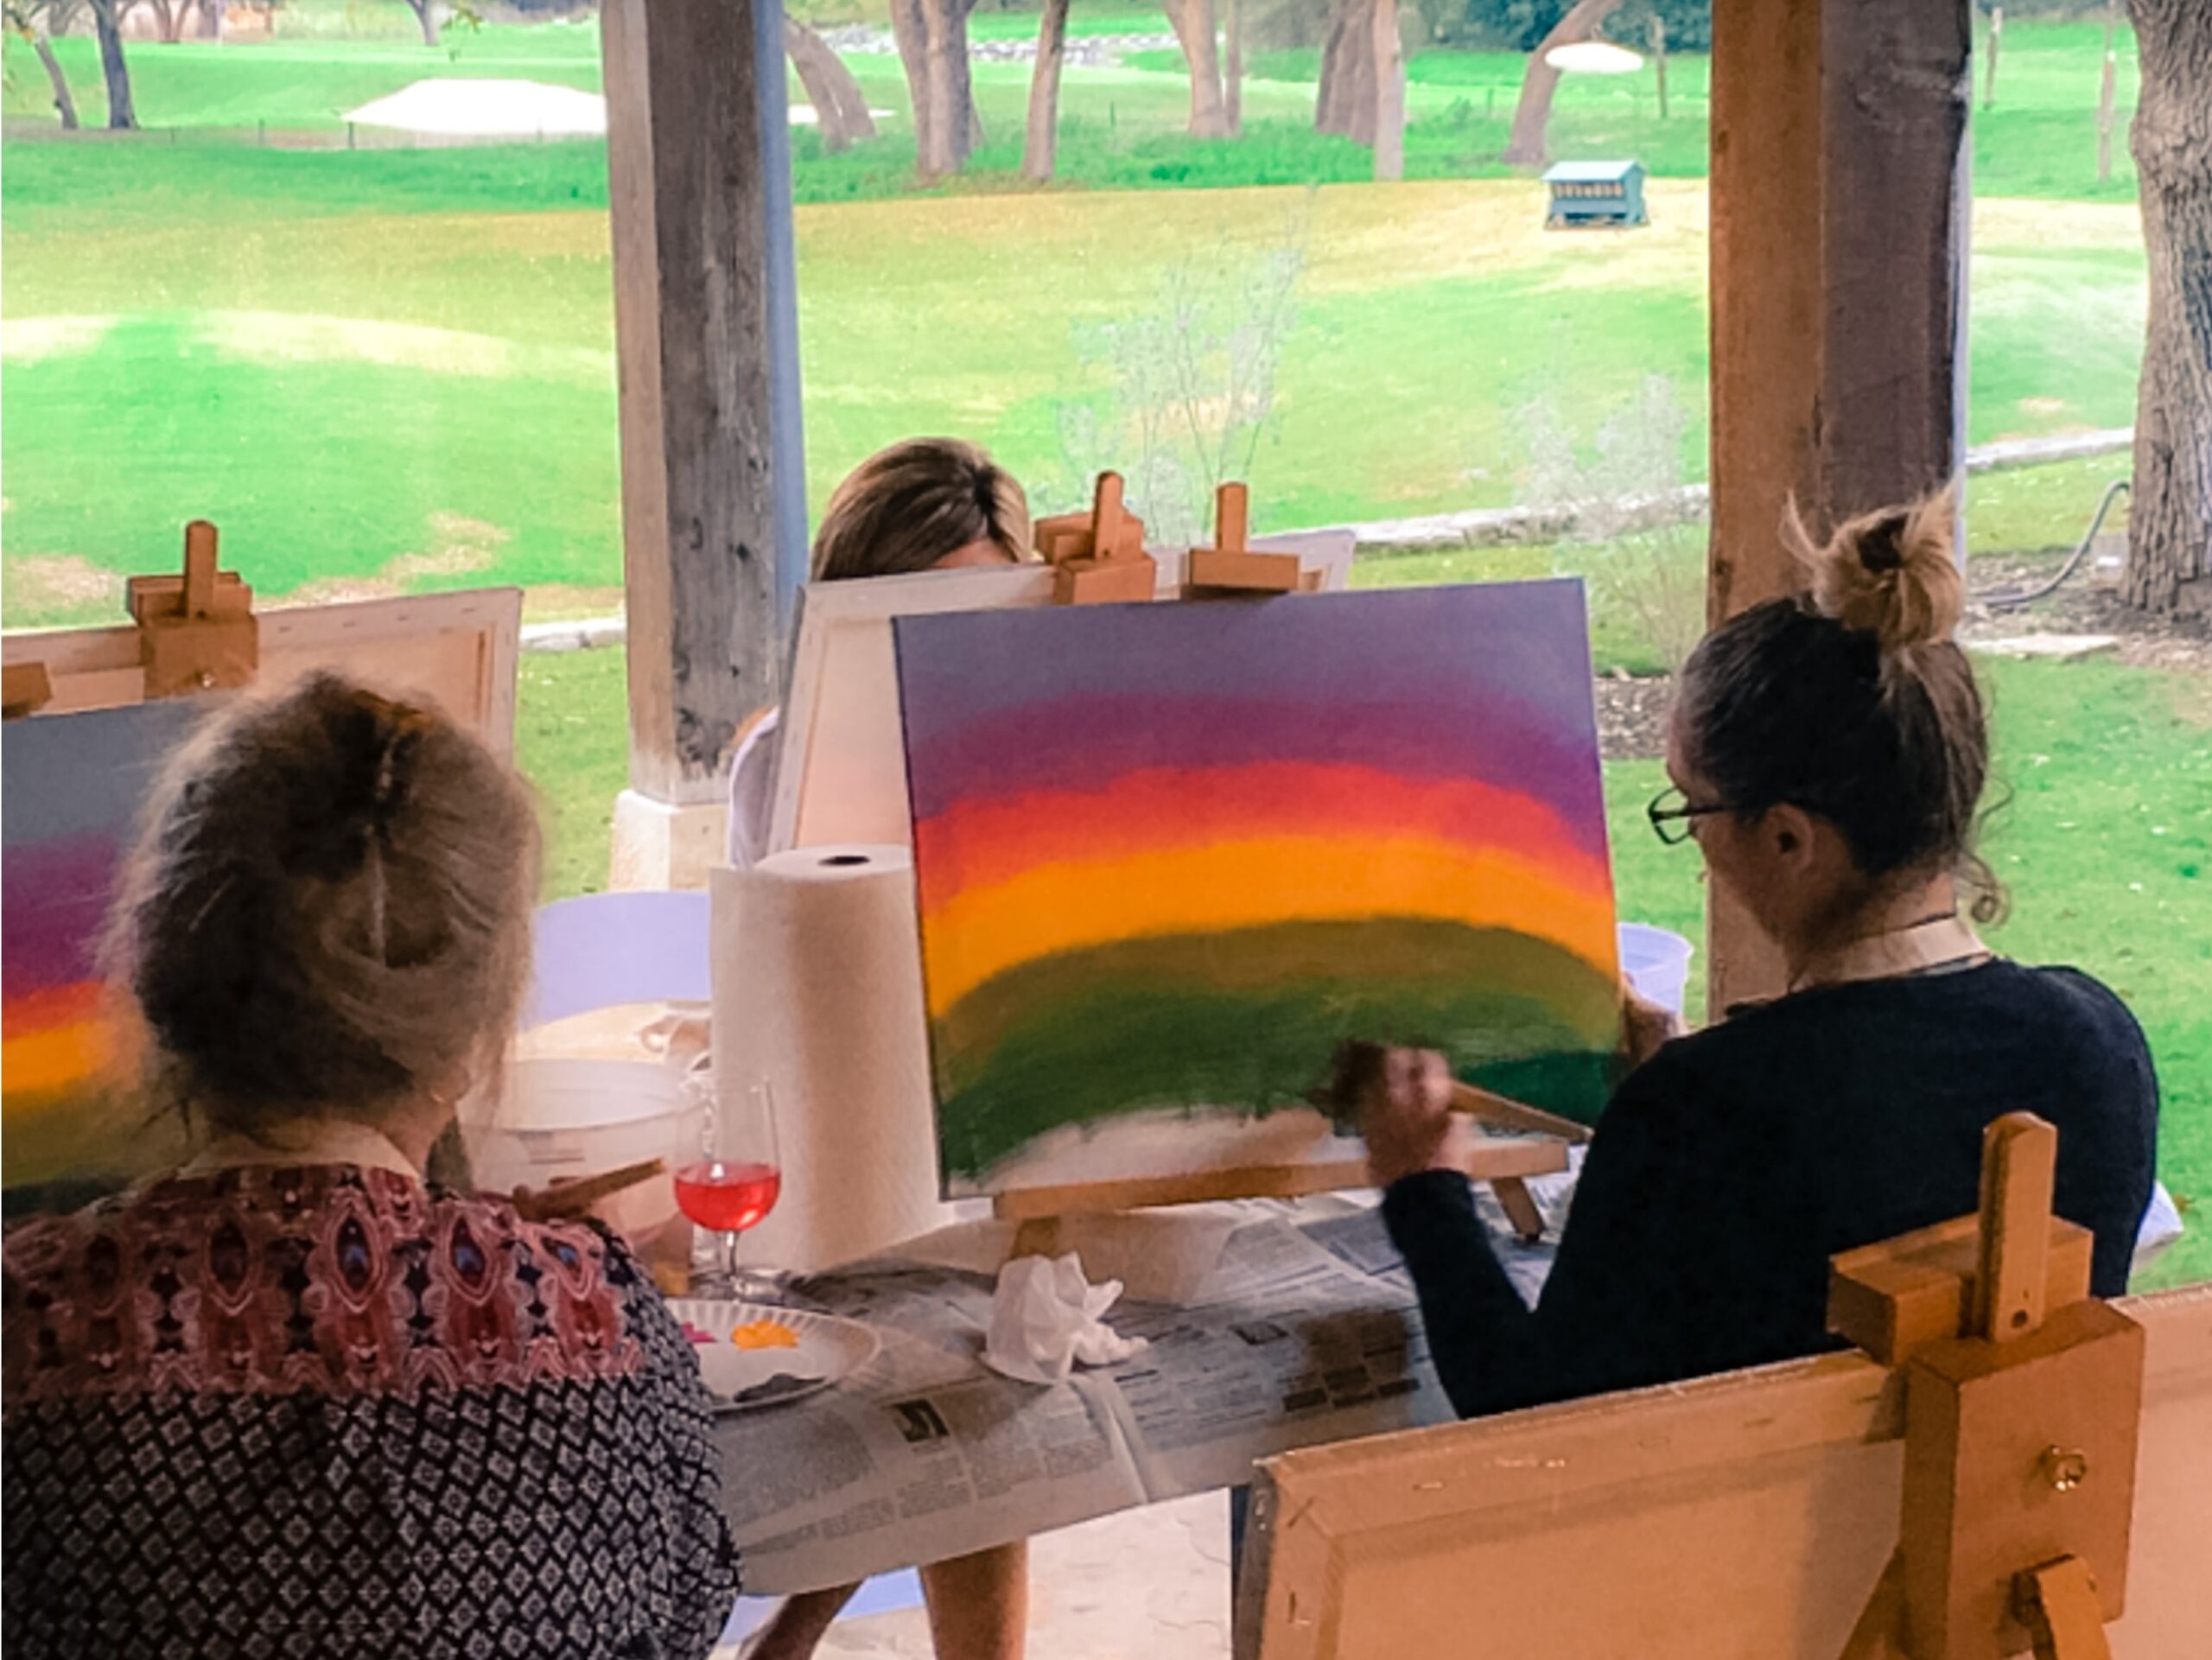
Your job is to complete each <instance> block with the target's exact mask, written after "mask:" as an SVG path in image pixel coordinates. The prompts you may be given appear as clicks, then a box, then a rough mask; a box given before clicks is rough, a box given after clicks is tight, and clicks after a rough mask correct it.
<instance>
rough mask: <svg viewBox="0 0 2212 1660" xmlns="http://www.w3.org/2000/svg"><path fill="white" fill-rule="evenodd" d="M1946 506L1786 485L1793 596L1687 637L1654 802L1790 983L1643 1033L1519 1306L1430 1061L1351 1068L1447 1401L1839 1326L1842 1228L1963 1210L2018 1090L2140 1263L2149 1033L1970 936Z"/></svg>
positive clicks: (1780, 1348)
mask: <svg viewBox="0 0 2212 1660" xmlns="http://www.w3.org/2000/svg"><path fill="white" fill-rule="evenodd" d="M1953 518H1954V510H1953V506H1952V503H1951V501H1950V499H1949V498H1948V496H1945V497H1942V498H1938V499H1933V500H1928V501H1923V502H1921V503H1918V504H1916V505H1915V506H1910V507H1899V508H1893V509H1890V510H1886V511H1884V512H1874V513H1869V514H1867V515H1866V516H1865V517H1863V518H1855V519H1853V520H1852V521H1851V522H1849V523H1848V524H1847V525H1843V526H1842V527H1841V528H1840V530H1838V531H1836V532H1835V534H1834V536H1833V537H1830V538H1829V540H1828V541H1827V543H1826V544H1824V545H1821V546H1815V545H1814V544H1813V543H1812V541H1811V539H1810V538H1809V537H1807V536H1806V534H1805V533H1804V531H1803V529H1802V526H1801V525H1799V524H1798V523H1797V521H1796V517H1795V515H1794V513H1793V514H1792V516H1791V518H1790V519H1789V522H1788V523H1787V524H1786V525H1784V527H1783V529H1784V535H1785V538H1786V539H1787V540H1788V541H1789V544H1791V546H1792V548H1793V550H1794V551H1795V552H1796V554H1797V556H1798V557H1799V558H1800V560H1801V561H1802V563H1803V564H1804V565H1805V567H1806V569H1807V575H1808V583H1807V592H1806V594H1805V595H1804V596H1803V597H1802V598H1800V599H1794V600H1776V601H1769V602H1768V603H1766V604H1764V605H1760V606H1758V607H1753V608H1752V609H1751V610H1749V611H1746V612H1745V613H1743V614H1740V615H1738V616H1736V617H1734V618H1732V619H1731V620H1728V621H1727V622H1725V623H1723V624H1722V625H1720V626H1719V627H1718V628H1716V629H1714V630H1713V632H1712V633H1710V634H1708V635H1707V637H1706V638H1705V639H1704V641H1703V642H1702V643H1701V644H1700V646H1698V648H1697V650H1696V651H1695V652H1694V653H1693V654H1692V656H1691V658H1690V659H1689V661H1688V664H1687V665H1685V667H1684V669H1683V671H1682V677H1681V688H1680V693H1679V696H1678V699H1677V703H1676V707H1675V715H1674V721H1673V728H1672V733H1671V736H1670V741H1669V754H1668V759H1667V770H1668V773H1669V775H1670V776H1671V778H1672V779H1673V780H1674V787H1673V788H1672V789H1671V790H1669V791H1668V792H1665V793H1664V794H1662V796H1661V798H1659V799H1658V800H1656V801H1654V802H1653V803H1652V804H1651V808H1650V817H1651V823H1652V828H1653V829H1654V830H1656V832H1657V833H1658V834H1659V835H1660V836H1661V838H1662V840H1664V841H1667V842H1669V843H1674V842H1678V841H1681V840H1684V839H1688V840H1694V841H1695V842H1696V843H1697V845H1698V848H1699V850H1700V852H1701V853H1702V854H1703V855H1704V858H1705V862H1706V868H1707V872H1708V874H1709V875H1710V877H1711V879H1712V880H1713V881H1714V882H1717V883H1719V885H1720V886H1721V887H1723V888H1725V889H1726V890H1727V892H1728V893H1729V894H1730V895H1731V896H1732V897H1733V898H1734V899H1735V900H1738V902H1739V903H1740V904H1742V905H1743V906H1745V908H1747V909H1748V910H1749V911H1750V913H1751V915H1752V916H1753V917H1754V918H1755V919H1757V921H1758V923H1759V924H1760V925H1761V926H1762V927H1763V928H1764V931H1765V932H1767V933H1768V934H1769V935H1770V936H1771V937H1772V938H1773V939H1774V941H1775V942H1776V943H1777V944H1778V945H1779V947H1780V948H1781V951H1782V954H1783V958H1784V959H1785V961H1786V964H1787V966H1788V976H1789V978H1788V985H1787V989H1786V990H1785V991H1784V992H1783V995H1781V996H1779V997H1777V998H1775V999H1774V1000H1773V1001H1771V1002H1765V1003H1761V1004H1758V1005H1753V1006H1747V1007H1741V1008H1732V1009H1730V1010H1729V1011H1728V1014H1727V1018H1726V1020H1725V1021H1722V1022H1720V1023H1719V1024H1718V1025H1714V1026H1711V1027H1707V1028H1706V1029H1705V1030H1703V1031H1701V1032H1699V1033H1697V1034H1694V1035H1691V1036H1688V1037H1680V1038H1675V1039H1674V1040H1665V1041H1657V1042H1653V1041H1649V1040H1646V1041H1645V1042H1644V1043H1643V1048H1645V1049H1646V1050H1647V1051H1648V1053H1646V1054H1645V1056H1644V1057H1643V1059H1642V1063H1641V1065H1637V1067H1636V1069H1635V1070H1634V1071H1633V1072H1630V1074H1629V1075H1628V1076H1627V1077H1626V1078H1624V1080H1623V1081H1622V1083H1621V1084H1620V1086H1619V1087H1618V1089H1617V1090H1616V1091H1615V1092H1614V1094H1613V1097H1612V1100H1611V1103H1609V1104H1608V1106H1607V1107H1606V1110H1605V1116H1604V1117H1603V1118H1602V1119H1601V1120H1600V1121H1599V1126H1598V1130H1597V1134H1596V1135H1595V1137H1594V1138H1593V1139H1592V1142H1591V1145H1590V1148H1589V1154H1588V1158H1587V1161H1586V1163H1585V1165H1584V1167H1583V1171H1582V1176H1581V1180H1580V1186H1579V1189H1578V1191H1577V1193H1576V1195H1575V1199H1574V1205H1573V1212H1572V1215H1571V1218H1570V1220H1569V1222H1568V1224H1567V1229H1566V1231H1565V1234H1564V1236H1563V1237H1562V1238H1561V1240H1560V1248H1559V1256H1558V1260H1557V1262H1556V1264H1555V1266H1554V1269H1553V1270H1552V1274H1551V1277H1550V1280H1549V1282H1548V1283H1547V1284H1546V1286H1545V1288H1544V1292H1543V1295H1542V1298H1541V1301H1539V1302H1538V1303H1537V1305H1536V1306H1535V1307H1534V1308H1529V1307H1526V1306H1525V1305H1523V1303H1522V1301H1521V1299H1520V1298H1519V1296H1518V1295H1517V1294H1516V1293H1515V1292H1514V1290H1513V1288H1512V1287H1511V1285H1510V1283H1509V1282H1507V1280H1506V1277H1505V1275H1504V1274H1503V1272H1502V1271H1501V1270H1500V1269H1499V1267H1498V1265H1497V1262H1496V1261H1495V1260H1494V1259H1493V1258H1492V1256H1491V1250H1490V1245H1489V1242H1488V1236H1487V1234H1486V1233H1485V1231H1484V1228H1483V1226H1482V1224H1480V1222H1478V1220H1477V1218H1476V1215H1475V1211H1474V1206H1473V1205H1472V1202H1471V1198H1470V1195H1469V1190H1468V1185H1467V1181H1466V1179H1465V1177H1464V1176H1462V1175H1460V1174H1459V1173H1458V1172H1457V1170H1456V1169H1454V1168H1453V1167H1452V1160H1451V1158H1450V1156H1449V1154H1448V1150H1447V1149H1448V1143H1449V1140H1450V1136H1451V1134H1452V1131H1451V1127H1450V1118H1449V1116H1448V1114H1447V1112H1446V1089H1447V1085H1448V1083H1449V1079H1448V1077H1447V1076H1446V1072H1445V1068H1444V1064H1443V1062H1442V1060H1441V1059H1440V1058H1439V1057H1437V1056H1434V1055H1431V1054H1425V1053H1417V1052H1413V1051H1406V1050H1399V1051H1393V1052H1391V1053H1389V1054H1388V1055H1387V1056H1386V1057H1384V1059H1383V1064H1382V1067H1381V1070H1380V1075H1379V1076H1377V1077H1376V1078H1372V1079H1370V1080H1369V1087H1368V1090H1367V1092H1366V1099H1365V1102H1364V1128H1365V1130H1366V1135H1367V1142H1368V1149H1369V1155H1370V1160H1371V1162H1372V1165H1373V1169H1374V1174H1375V1178H1376V1183H1377V1185H1378V1186H1382V1187H1383V1188H1384V1189H1385V1194H1384V1199H1383V1215H1384V1217H1385V1218H1386V1220H1387V1222H1388V1224H1389V1229H1390V1233H1391V1237H1393V1238H1394V1239H1395V1241H1396V1243H1397V1244H1398V1247H1399V1249H1400V1250H1401V1251H1402V1252H1403V1254H1404V1256H1405V1260H1406V1262H1407V1265H1408V1269H1410V1270H1411V1272H1412V1274H1413V1276H1414V1282H1415V1285H1416V1286H1417V1288H1418V1289H1419V1291H1420V1294H1421V1310H1422V1314H1423V1317H1424V1320H1425V1321H1426V1323H1427V1330H1428V1338H1429V1343H1430V1345H1431V1348H1432V1350H1433V1353H1434V1355H1435V1358H1436V1364H1437V1369H1438V1371H1439V1372H1440V1374H1441V1375H1442V1377H1443V1380H1444V1383H1445V1387H1446V1390H1447V1391H1448V1392H1449V1393H1450V1395H1451V1397H1452V1402H1453V1404H1454V1405H1455V1406H1456V1407H1457V1408H1458V1409H1459V1411H1460V1413H1461V1414H1463V1415H1476V1414H1480V1413H1490V1412H1498V1411H1503V1410H1506V1409H1512V1408H1516V1407H1523V1406H1530V1405H1535V1404H1538V1403H1541V1402H1548V1401H1555V1400H1561V1399H1565V1398H1568V1397H1571V1396H1580V1395H1587V1394H1593V1393H1596V1392H1599V1391H1600V1390H1617V1389H1626V1388H1631V1387H1635V1386H1638V1385H1643V1384H1651V1383H1666V1382H1671V1381H1675V1380H1677V1379H1681V1378H1685V1377H1696V1376H1700V1375H1702V1374H1705V1373H1709V1372H1714V1371H1726V1370H1728V1369H1731V1368H1733V1367H1738V1366H1749V1365H1756V1364H1761V1363H1764V1362H1768V1361H1775V1360H1781V1359H1785V1358H1791V1357H1794V1356H1801V1355H1806V1354H1810V1353H1814V1352H1817V1351H1819V1350H1821V1349H1824V1348H1827V1347H1830V1346H1833V1339H1830V1337H1829V1336H1828V1335H1827V1329H1826V1320H1825V1308H1826V1301H1827V1264H1828V1258H1829V1257H1830V1256H1832V1255H1834V1253H1836V1252H1838V1251H1841V1250H1851V1249H1853V1247H1856V1246H1859V1245H1866V1244H1870V1243H1874V1242H1876V1241H1878V1240H1882V1239H1885V1238H1888V1237H1891V1236H1893V1235H1896V1234H1900V1233H1904V1232H1905V1231H1908V1230H1910V1229H1914V1228H1918V1227H1923V1226H1926V1225H1928V1224H1933V1223H1937V1222H1942V1221H1946V1220H1948V1219H1949V1218H1953V1217H1955V1216H1960V1215H1963V1214H1965V1213H1967V1212H1970V1211H1972V1210H1973V1209H1974V1205H1975V1204H1976V1202H1977V1198H1978V1193H1979V1177H1980V1151H1981V1135H1982V1131H1983V1129H1984V1128H1985V1127H1986V1125H1987V1124H1988V1123H1989V1122H1990V1121H1991V1120H1992V1119H1994V1118H1996V1117H1998V1116H2000V1115H2002V1114H2004V1113H2006V1112H2012V1111H2017V1110H2027V1111H2031V1112H2034V1113H2037V1114H2038V1115H2040V1116H2043V1117H2044V1118H2046V1119H2048V1120H2050V1122H2051V1123H2053V1124H2055V1125H2056V1126H2057V1129H2058V1173H2057V1195H2056V1208H2057V1210H2058V1212H2059V1213H2060V1214H2061V1215H2063V1216H2065V1217H2067V1218H2069V1219H2070V1220H2072V1221H2075V1222H2077V1223H2079V1224H2082V1225H2083V1226H2084V1227H2087V1228H2089V1229H2091V1230H2093V1231H2094V1233H2095V1236H2096V1244H2095V1255H2094V1272H2093V1275H2092V1286H2093V1288H2094V1291H2095V1292H2096V1294H2098V1295H2100V1296H2114V1295H2118V1294H2120V1293H2121V1292H2123V1291H2125V1290H2126V1284H2127V1270H2128V1261H2129V1256H2130V1253H2131V1251H2132V1250H2133V1244H2134V1240H2135V1235H2136V1230H2137V1227H2138V1225H2139V1223H2140V1221H2141V1218H2142V1216H2143V1212H2144V1207H2145V1204H2146V1203H2147V1202H2148V1200H2149V1198H2150V1193H2151V1187H2152V1163H2153V1156H2154V1149H2155V1146H2156V1140H2157V1129H2158V1088H2157V1084H2156V1083H2155V1081H2154V1079H2153V1078H2152V1070H2151V1056H2150V1053H2149V1051H2148V1049H2147V1048H2146V1047H2145V1043H2144V1040H2143V1034H2142V1032H2141V1030H2140V1028H2139V1027H2137V1025H2136V1023H2135V1021H2134V1020H2133V1017H2132V1016H2131V1015H2130V1014H2128V1012H2127V1010H2126V1008H2125V1007H2124V1006H2123V1005H2122V1004H2121V1003H2120V1000H2119V998H2117V997H2116V996H2114V995H2113V994H2112V992H2111V991H2109V990H2107V989H2106V988H2105V987H2104V986H2102V985H2100V984H2099V983H2097V982H2096V981H2094V980H2093V979H2091V978H2090V977H2089V976H2087V975H2085V974H2082V973H2081V972H2079V971H2078V970H2073V969H2067V968H2027V967H2023V966H2021V965H2019V964H2014V963H2011V962H2008V961H2006V960H2005V959H2004V958H2003V957H1998V956H1996V955H1994V954H1993V953H1992V952H1991V951H1989V950H1988V949H1987V948H1986V946H1984V945H1983V944H1982V943H1981V941H1980V938H1977V936H1976V934H1975V932H1974V926H1973V923H1974V921H1987V920H1990V919H1992V918H1993V915H1994V913H1995V912H1996V908H1997V906H1996V894H1995V892H1994V889H1993V885H1992V884H1991V883H1990V882H1989V880H1988V876H1987V872H1986V868H1984V867H1982V866H1981V865H1980V862H1979V861H1978V860H1976V858H1975V857H1974V852H1973V848H1972V837H1973V831H1974V819H1975V813H1976V810H1977V806H1978V804H1979V803H1980V799H1981V793H1982V786H1983V784H1984V781H1985V779H1986V774H1987V771H1988V761H1989V738H1988V731H1987V728H1986V722H1985V720H1984V716H1983V708H1982V700H1981V696H1980V691H1979V690H1978V689H1977V687H1976V685H1975V684H1974V671H1973V669H1972V667H1971V665H1969V664H1968V662H1967V657H1966V654H1965V652H1963V651H1961V649H1960V647H1959V646H1957V645H1956V644H1955V643H1954V642H1953V641H1952V640H1951V639H1950V633H1951V630H1952V627H1953V626H1954V625H1955V623H1956V622H1957V620H1958V619H1959V614H1960V611H1961V604H1962V592H1961V579H1960V575H1959V570H1958V567H1957V564H1956V563H1955V558H1954V550H1953V546H1952V523H1953ZM1969 893H1972V894H1974V897H1973V898H1972V900H1970V901H1968V900H1967V898H1966V895H1967V894H1969ZM1653 1035H1654V1036H1656V1034H1653Z"/></svg>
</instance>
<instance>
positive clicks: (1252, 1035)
mask: <svg viewBox="0 0 2212 1660" xmlns="http://www.w3.org/2000/svg"><path fill="white" fill-rule="evenodd" d="M893 626H894V629H895V631H896V636H897V646H898V658H899V683H900V693H901V697H902V706H903V711H904V718H905V726H906V750H907V766H908V778H909V784H910V787H911V791H912V805H913V814H914V827H915V864H916V878H917V885H918V900H919V906H920V913H921V936H922V952H923V959H924V977H925V985H926V990H927V995H928V1010H929V1020H930V1036H931V1066H932V1072H933V1081H934V1084H935V1091H936V1097H937V1103H938V1120H939V1143H940V1154H941V1158H942V1161H943V1166H944V1175H945V1180H946V1184H947V1187H948V1190H949V1191H950V1192H953V1193H963V1192H976V1191H983V1192H997V1193H1004V1192H1011V1191H1014V1190H1018V1189H1022V1188H1034V1187H1051V1186H1066V1185H1070V1184H1075V1183H1083V1182H1093V1181H1102V1180H1120V1179H1123V1178H1133V1177H1147V1176H1154V1175H1179V1174H1184V1173H1189V1172H1192V1171H1194V1170H1205V1169H1220V1168H1233V1167H1248V1166H1251V1165H1254V1164H1262V1163H1265V1164H1275V1163H1281V1162H1283V1161H1295V1160H1300V1159H1309V1158H1310V1159H1325V1158H1327V1159H1333V1158H1340V1157H1342V1156H1344V1151H1345V1149H1344V1144H1343V1143H1342V1142H1339V1141H1338V1140H1336V1139H1335V1138H1333V1137H1332V1135H1330V1132H1329V1128H1328V1126H1327V1124H1326V1123H1325V1120H1324V1119H1323V1117H1322V1116H1321V1115H1320V1114H1319V1113H1318V1112H1316V1111H1314V1110H1313V1109H1312V1108H1311V1107H1310V1106H1308V1105H1307V1104H1306V1103H1307V1102H1308V1101H1309V1100H1310V1099H1311V1097H1312V1096H1313V1092H1314V1091H1315V1090H1316V1089H1317V1087H1318V1086H1319V1084H1321V1082H1322V1080H1323V1078H1324V1076H1325V1072H1326V1069H1327V1066H1328V1063H1329V1059H1330V1057H1331V1054H1332V1050H1333V1049H1334V1046H1335V1045H1336V1044H1337V1043H1338V1041H1339V1040H1343V1039H1345V1038H1363V1039H1371V1040H1380V1041H1397V1042H1409V1043H1410V1042H1418V1043H1426V1044H1432V1045H1434V1046H1439V1047H1440V1048H1442V1049H1444V1050H1445V1051H1446V1053H1448V1054H1449V1055H1450V1057H1451V1059H1452V1062H1453V1065H1454V1066H1455V1068H1456V1069H1457V1070H1458V1071H1459V1072H1460V1073H1461V1074H1462V1075H1463V1076H1465V1077H1467V1078H1471V1079H1472V1080H1474V1081H1476V1082H1478V1083H1481V1084H1485V1085H1487V1086H1489V1087H1491V1088H1492V1089H1495V1090H1497V1091H1499V1092H1501V1093H1503V1094H1507V1095H1510V1096H1513V1097H1516V1098H1518V1099H1521V1100H1523V1101H1526V1102H1529V1103H1531V1104H1534V1105H1537V1106H1542V1107H1546V1108H1549V1109H1551V1110H1554V1111H1559V1112H1564V1113H1567V1114H1569V1115H1572V1116H1577V1117H1580V1118H1582V1119H1584V1120H1588V1119H1591V1118H1593V1117H1594V1116H1596V1114H1597V1111H1598V1110H1599V1108H1600V1107H1601V1106H1602V1104H1603V1103H1604V1099H1605V1092H1606V1089H1607V1085H1608V1083H1609V1078H1610V1071H1611V1057H1612V1053H1613V1051H1614V1048H1615V1046H1616V1043H1617V1040H1618V1021H1619V1014H1618V970H1617V966H1616V962H1615V957H1614V932H1613V927H1614V925H1613V900H1612V881H1611V868H1610V865H1609V862H1608V859H1607V853H1606V844H1605V810H1604V798H1603V793H1602V791H1601V789H1600V785H1599V770H1598V744H1597V733H1596V723H1595V717H1594V713H1593V709H1592V695H1591V681H1590V660H1589V647H1588V636H1587V632H1586V622H1585V619H1584V613H1583V603H1582V595H1581V588H1580V585H1579V584H1578V583H1575V582H1529V583H1516V584H1504V585H1498V586H1491V587H1476V588H1435V589H1427V590H1418V591H1406V592H1400V593H1393V594H1363V595H1320V596H1312V597H1305V598H1293V599H1282V600H1275V601H1262V602H1227V603H1221V604H1213V605H1184V606H1115V607H1096V608H1091V607H1075V608H1061V609H1052V610H1044V611H1031V612H995V613H978V614H964V615H952V616H938V617H915V618H902V619H899V620H898V621H897V622H896V623H895V624H894V625H893ZM1352 1150H1353V1151H1354V1152H1355V1153H1356V1151H1357V1149H1356V1148H1354V1149H1352Z"/></svg>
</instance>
